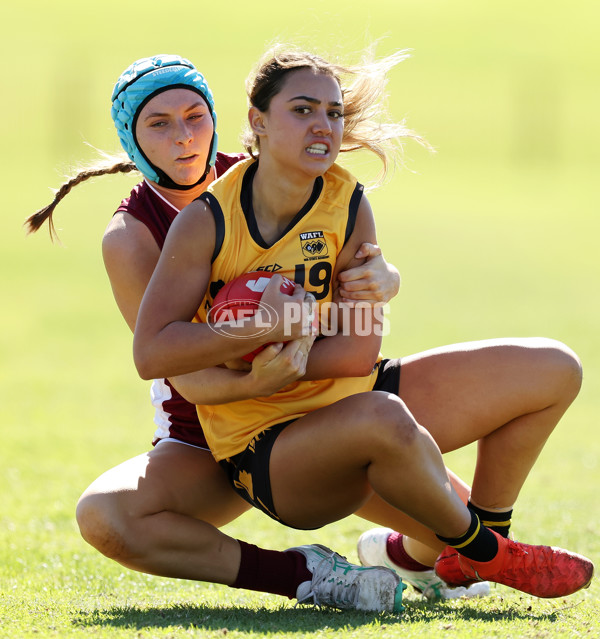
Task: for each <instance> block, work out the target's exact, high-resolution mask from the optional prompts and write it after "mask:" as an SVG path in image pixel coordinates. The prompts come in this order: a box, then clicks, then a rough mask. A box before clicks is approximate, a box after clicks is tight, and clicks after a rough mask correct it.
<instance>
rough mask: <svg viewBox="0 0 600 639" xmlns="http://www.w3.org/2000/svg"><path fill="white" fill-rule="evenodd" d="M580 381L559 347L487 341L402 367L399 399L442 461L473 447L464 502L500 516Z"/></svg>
mask: <svg viewBox="0 0 600 639" xmlns="http://www.w3.org/2000/svg"><path fill="white" fill-rule="evenodd" d="M581 377H582V375H581V365H580V363H579V360H578V359H577V357H576V355H575V354H574V353H573V352H572V351H571V350H570V349H568V348H567V347H566V346H564V345H563V344H561V343H560V342H556V341H554V340H548V339H543V338H528V339H527V338H526V339H511V340H508V339H507V340H489V341H483V342H469V343H466V344H457V345H454V346H448V347H443V348H439V349H434V350H431V351H426V352H424V353H419V354H417V355H413V356H410V357H407V358H405V359H403V360H402V374H401V383H400V395H401V397H402V398H403V399H404V401H405V402H406V403H407V405H408V406H409V408H410V410H411V411H412V412H413V414H414V415H415V418H416V419H417V420H418V421H419V422H420V423H422V424H425V425H426V427H427V429H428V430H429V432H430V433H431V434H432V436H433V438H434V439H435V441H436V442H437V444H438V446H439V447H440V449H441V451H442V452H443V453H444V452H448V451H451V450H455V449H458V448H461V447H463V446H465V445H467V444H469V443H471V442H474V441H478V454H477V463H476V466H475V473H474V478H473V489H472V499H473V501H474V502H475V503H477V504H478V505H480V506H482V507H488V508H502V507H507V506H512V505H513V504H514V503H515V501H516V499H517V497H518V495H519V492H520V490H521V487H522V486H523V483H524V482H525V479H526V478H527V475H528V474H529V472H530V470H531V468H532V467H533V465H534V463H535V461H536V459H537V458H538V455H539V454H540V452H541V450H542V448H543V446H544V444H545V443H546V440H547V439H548V437H549V436H550V434H551V433H552V431H553V430H554V428H555V426H556V425H557V423H558V422H559V420H560V418H561V417H562V416H563V414H564V412H565V411H566V410H567V408H568V407H569V405H570V404H571V403H572V401H573V400H574V399H575V397H576V396H577V393H578V392H579V389H580V386H581Z"/></svg>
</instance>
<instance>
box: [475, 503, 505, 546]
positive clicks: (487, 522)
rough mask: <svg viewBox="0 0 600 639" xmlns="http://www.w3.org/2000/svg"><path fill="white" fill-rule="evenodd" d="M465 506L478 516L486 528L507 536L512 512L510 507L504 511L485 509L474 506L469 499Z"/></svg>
mask: <svg viewBox="0 0 600 639" xmlns="http://www.w3.org/2000/svg"><path fill="white" fill-rule="evenodd" d="M467 508H468V509H469V510H470V511H471V512H474V513H475V514H476V515H477V516H478V517H479V519H480V520H481V523H482V524H483V525H484V526H485V527H486V528H491V529H492V530H495V531H496V532H497V533H498V534H499V535H502V536H503V537H508V532H509V530H510V524H511V517H512V513H513V511H512V508H511V509H510V510H507V511H506V512H504V513H498V512H493V511H491V510H485V509H484V508H479V506H474V505H473V504H472V503H471V501H470V500H469V503H468V504H467Z"/></svg>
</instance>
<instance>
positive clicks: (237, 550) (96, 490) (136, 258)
mask: <svg viewBox="0 0 600 639" xmlns="http://www.w3.org/2000/svg"><path fill="white" fill-rule="evenodd" d="M112 115H113V119H114V121H115V124H116V126H117V130H118V132H119V136H120V138H121V142H122V144H123V146H124V148H125V150H126V151H127V153H128V155H129V160H123V159H119V160H118V161H114V162H110V163H108V164H107V165H106V166H102V167H98V168H94V169H88V170H85V171H82V172H81V173H79V174H78V175H77V176H76V177H74V178H73V179H71V180H69V181H68V182H67V183H66V184H65V185H63V186H62V187H61V188H60V189H59V190H58V192H57V194H56V197H55V199H54V201H53V202H52V204H51V205H49V206H48V207H45V208H44V209H42V210H40V211H39V212H38V213H36V214H34V215H33V216H31V217H30V218H29V220H28V226H29V229H30V230H37V229H38V228H39V227H40V226H41V225H42V224H43V222H44V221H46V220H47V221H48V222H49V226H50V230H51V233H54V229H53V224H52V214H53V211H54V209H55V207H56V205H57V204H58V202H60V200H61V199H62V198H63V197H64V196H65V195H66V194H67V193H68V192H69V191H70V190H71V188H72V187H73V186H75V185H77V184H79V183H80V182H82V181H84V180H86V179H88V178H90V177H94V176H98V175H102V174H109V173H117V172H128V171H131V170H136V169H137V170H139V171H141V173H142V174H143V176H144V178H145V179H144V181H142V182H141V183H140V184H138V185H137V186H136V187H134V189H133V190H132V192H131V194H130V196H129V197H128V198H126V199H124V200H123V201H122V202H121V205H120V206H119V207H118V209H117V212H116V213H115V215H114V216H113V218H112V219H111V221H110V223H109V225H108V228H107V229H106V232H105V235H104V239H103V256H104V261H105V266H106V269H107V272H108V275H109V278H110V281H111V285H112V288H113V293H114V296H115V299H116V302H117V305H118V306H119V309H120V311H121V313H122V315H123V317H124V318H125V320H126V322H127V324H128V325H129V327H130V328H131V330H132V331H133V329H134V327H135V321H136V317H137V311H138V307H139V303H140V301H141V298H142V295H143V293H144V290H145V288H146V285H147V283H148V281H149V280H150V277H151V274H152V271H153V269H154V266H155V264H156V262H157V260H158V256H159V254H160V251H161V249H162V246H163V243H164V240H165V237H166V234H167V231H168V229H169V227H170V225H171V223H172V221H173V219H174V218H175V216H176V215H177V214H178V212H179V211H180V210H181V209H182V208H183V207H184V206H185V205H186V204H188V203H189V202H191V201H192V200H193V199H195V198H196V197H198V195H200V194H201V193H202V192H203V191H204V190H205V188H206V187H207V186H208V184H210V183H211V182H212V181H213V180H214V179H216V178H217V177H219V176H220V175H221V174H222V173H224V172H225V171H226V170H227V169H228V168H229V167H230V166H232V165H233V164H235V163H236V162H238V161H239V160H241V159H242V158H243V157H244V155H243V154H225V153H220V152H217V147H216V141H217V136H216V114H215V112H214V104H213V100H212V95H211V93H210V90H209V89H208V86H207V85H206V82H205V80H204V78H203V77H202V75H201V74H200V73H199V72H198V71H197V70H196V69H195V68H194V67H193V65H191V63H189V62H188V61H187V60H184V59H181V58H178V57H176V56H156V57H154V58H145V59H142V60H138V61H137V62H136V63H134V64H133V65H131V67H129V68H128V69H127V70H126V71H125V72H124V73H123V74H122V76H121V78H120V79H119V81H118V82H117V85H116V87H115V91H114V94H113V109H112ZM358 257H359V258H362V259H364V260H365V266H364V267H358V268H355V269H353V270H352V271H349V272H347V273H346V275H345V278H346V279H347V281H346V284H345V288H344V295H345V296H347V297H348V298H353V297H354V298H355V299H367V300H369V299H370V300H372V301H387V300H388V299H390V298H391V297H392V296H393V295H395V294H396V293H397V291H398V286H399V276H398V273H397V271H396V270H395V269H394V267H392V266H390V265H388V264H387V263H386V262H385V261H384V260H383V258H382V256H381V253H380V251H379V249H378V248H377V247H375V246H372V245H364V246H363V247H361V248H360V250H359V254H358ZM275 359H277V350H276V349H270V350H269V349H267V350H266V352H265V353H264V354H261V356H260V357H258V358H257V364H256V365H255V366H253V370H252V376H253V387H252V388H253V390H252V392H254V393H263V394H267V393H268V392H271V391H272V389H274V388H275V387H276V386H277V387H278V385H279V384H280V383H281V381H282V379H285V378H286V376H287V377H290V376H292V377H293V376H296V375H297V371H296V370H291V369H290V367H289V366H286V364H285V360H284V358H279V359H280V361H281V362H282V364H281V365H280V366H279V368H278V369H277V370H276V372H275V373H272V372H269V371H270V368H272V367H270V368H269V369H267V367H266V366H265V365H264V364H265V363H267V362H269V361H271V360H275ZM278 361H279V360H278ZM261 364H262V365H261ZM238 374H242V373H240V372H239V371H229V370H225V369H213V370H211V371H210V373H209V375H206V374H205V372H201V373H198V374H197V375H190V376H186V377H185V378H181V379H178V380H177V381H176V384H177V385H182V386H184V385H185V384H192V385H193V384H198V383H200V384H205V385H208V384H209V383H210V384H211V386H212V387H213V388H214V389H215V392H216V393H227V389H228V384H232V383H233V384H237V383H238V381H237V379H236V375H238ZM243 374H244V375H246V374H245V373H243ZM215 399H216V398H215ZM152 401H153V404H154V406H155V408H156V416H155V422H156V424H157V430H156V433H155V438H154V443H155V444H156V445H155V447H154V449H153V450H151V451H150V452H148V453H146V454H143V455H140V456H138V457H136V458H134V459H130V460H128V461H126V462H124V463H123V464H121V465H119V466H117V467H116V468H113V469H111V470H109V471H107V472H106V473H104V474H103V475H102V476H101V477H99V478H98V479H97V480H96V481H95V482H94V483H92V485H91V486H90V487H89V488H88V489H87V490H86V492H85V493H84V494H83V495H82V497H81V499H80V501H79V504H78V508H77V520H78V523H79V526H80V529H81V532H82V535H83V536H84V538H85V539H86V540H87V541H88V542H89V543H90V544H92V545H93V546H94V547H96V548H97V549H98V550H99V551H100V552H102V553H103V554H105V555H106V556H108V557H110V558H112V559H114V560H116V561H118V562H119V563H121V564H123V565H124V566H127V567H129V568H133V569H136V570H140V571H143V572H148V573H152V574H158V575H163V576H168V577H179V578H187V579H195V580H203V581H212V582H217V583H223V584H228V585H231V586H234V587H239V588H248V589H253V590H259V591H265V592H271V593H277V594H281V595H285V596H288V597H290V598H294V597H298V596H299V593H301V594H302V597H303V598H304V597H306V596H308V595H309V594H310V596H311V597H313V598H314V597H315V596H317V599H318V601H319V602H320V603H321V604H325V605H332V606H336V607H342V608H352V607H355V608H360V609H393V606H394V603H395V602H394V600H393V596H392V600H391V602H390V601H381V599H380V598H378V597H377V596H376V594H375V595H373V594H371V592H370V591H371V589H372V588H373V587H374V586H376V588H375V590H377V588H379V586H378V584H380V583H382V582H384V581H386V580H387V581H388V582H389V583H390V584H391V586H392V588H391V593H392V595H394V591H395V590H396V588H397V586H398V578H397V577H396V575H394V574H393V573H392V572H391V571H389V570H387V569H383V570H379V569H377V570H373V571H366V572H365V571H364V570H362V569H361V570H355V569H354V567H351V565H350V564H348V563H347V562H345V561H343V560H342V558H341V557H339V556H337V555H334V554H333V553H332V552H330V551H326V550H324V549H322V548H320V547H313V546H306V547H300V548H297V549H291V550H290V551H287V552H275V551H270V550H265V549H262V548H258V547H256V546H254V545H252V544H247V543H244V542H242V541H238V540H236V539H233V538H231V537H228V536H227V535H224V534H223V533H221V532H220V531H219V530H218V529H217V526H221V525H224V524H226V523H228V522H230V521H232V520H233V519H235V518H236V517H237V516H239V515H240V514H242V513H243V512H245V511H246V510H247V509H248V508H249V506H248V505H247V504H246V502H244V501H243V500H242V499H240V498H239V497H238V496H237V495H236V494H235V493H234V492H233V490H231V488H230V487H229V485H228V483H227V480H226V477H225V475H224V473H223V471H222V470H221V469H220V468H219V466H218V465H217V464H216V462H215V461H214V460H213V458H212V456H211V454H210V452H209V451H208V449H207V447H206V442H205V439H204V435H203V432H202V429H201V427H200V424H199V422H198V417H197V413H196V410H195V407H194V406H193V405H192V404H189V403H188V402H186V401H185V400H184V399H183V398H182V397H181V395H180V394H179V393H178V392H177V390H176V389H175V387H174V385H173V384H172V383H171V381H169V380H155V381H154V382H153V385H152ZM323 562H324V563H325V564H327V565H328V566H329V567H330V568H329V571H326V572H325V573H323V569H322V564H323ZM319 566H320V567H319ZM317 567H319V570H316V568H317ZM350 568H351V569H350ZM332 571H333V572H335V577H336V579H335V582H336V583H338V582H339V581H340V579H341V580H350V579H351V580H352V583H353V584H355V585H357V586H359V587H358V588H353V589H352V591H353V592H355V591H356V592H358V591H359V590H362V592H363V596H362V598H360V599H358V600H346V598H344V597H342V598H340V596H339V595H338V594H337V592H336V591H335V590H334V591H332V592H330V591H329V590H327V589H328V588H330V586H328V585H327V581H328V576H331V572H332ZM336 571H337V572H336ZM344 571H345V572H344ZM342 573H343V574H342ZM346 573H347V574H346ZM347 585H348V584H347ZM300 586H302V588H301V589H300V590H299V587H300ZM389 590H390V588H388V591H389ZM315 593H316V595H315Z"/></svg>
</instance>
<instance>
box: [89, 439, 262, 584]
mask: <svg viewBox="0 0 600 639" xmlns="http://www.w3.org/2000/svg"><path fill="white" fill-rule="evenodd" d="M249 507H250V506H249V505H248V504H247V503H246V502H245V501H243V500H242V499H241V498H240V497H238V496H237V495H236V494H235V493H234V492H233V490H232V489H231V487H230V486H229V484H228V482H227V480H226V477H225V474H224V473H223V471H222V470H221V469H220V468H219V467H218V465H217V464H216V462H215V461H214V460H213V458H212V456H211V455H210V453H209V452H208V451H205V450H201V449H198V448H193V447H191V446H186V445H184V444H178V443H170V442H165V443H164V444H160V445H159V446H157V447H156V448H155V449H154V450H152V451H151V452H149V453H147V454H144V455H140V456H138V457H135V458H133V459H130V460H128V461H126V462H124V463H123V464H121V465H119V466H116V467H115V468H113V469H111V470H109V471H107V472H106V473H104V474H103V475H101V476H100V477H99V478H98V479H97V480H96V481H95V482H94V483H93V484H92V485H91V486H90V487H89V488H88V489H87V490H86V491H85V493H84V494H83V495H82V497H81V498H80V500H79V503H78V505H77V521H78V523H79V527H80V529H81V534H82V535H83V537H84V539H85V540H86V541H87V542H88V543H90V544H91V545H92V546H94V547H95V548H97V549H98V550H99V551H100V552H101V553H103V554H104V555H106V556H107V557H110V558H111V559H114V560H115V561H117V562H119V563H120V564H122V565H123V566H126V567H127V568H131V569H133V570H139V571H141V572H147V573H150V574H155V575H161V576H164V577H178V578H181V579H196V580H201V581H210V582H216V583H222V584H227V585H231V584H232V583H234V581H235V579H236V576H237V574H238V570H239V565H240V546H239V544H238V542H237V541H236V540H235V539H233V538H231V537H228V536H227V535H225V534H223V533H222V532H220V531H219V530H217V529H216V528H215V526H221V525H224V524H226V523H227V522H229V521H232V520H233V519H235V518H236V517H238V516H239V515H241V514H242V513H243V512H245V511H246V510H248V508H249ZM201 519H202V520H204V521H201Z"/></svg>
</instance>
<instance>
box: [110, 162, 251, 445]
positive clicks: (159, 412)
mask: <svg viewBox="0 0 600 639" xmlns="http://www.w3.org/2000/svg"><path fill="white" fill-rule="evenodd" d="M246 157H247V156H245V155H244V154H242V153H236V154H227V153H217V159H216V162H215V169H216V173H217V177H220V176H221V175H223V173H225V171H227V169H228V168H229V167H230V166H233V165H234V164H236V163H237V162H239V161H240V160H243V159H245V158H246ZM117 212H125V213H129V214H130V215H132V216H133V217H135V218H136V219H137V220H139V221H140V222H142V223H143V224H145V225H146V226H147V227H148V230H149V231H150V232H151V233H152V236H153V237H154V239H155V240H156V243H157V244H158V247H159V248H160V249H161V250H162V247H163V245H164V243H165V238H166V236H167V231H168V230H169V227H170V226H171V224H172V222H173V220H174V219H175V216H176V215H177V213H179V211H178V210H177V209H176V208H175V207H174V206H173V205H172V204H170V203H169V202H167V200H165V199H164V198H163V197H162V196H161V195H160V194H159V193H158V191H155V190H153V189H152V188H151V187H150V186H149V184H148V183H147V182H145V181H144V182H140V183H139V184H137V185H136V186H135V187H134V188H133V190H132V191H131V194H130V196H129V197H128V198H126V199H124V200H123V201H122V202H121V204H120V206H119V208H118V209H117ZM150 393H151V397H152V405H153V406H154V408H155V415H154V423H155V424H156V426H157V429H156V432H155V433H154V442H153V443H155V444H156V443H157V442H158V441H159V440H161V439H164V438H166V437H173V438H175V439H178V440H180V441H182V442H185V443H186V444H192V445H194V446H201V447H202V448H208V445H207V443H206V439H205V438H204V433H203V432H202V428H201V426H200V422H199V420H198V413H196V407H195V406H194V405H193V404H190V403H189V402H187V401H186V400H185V399H183V397H182V396H181V395H180V394H179V393H178V392H177V391H176V390H175V388H173V386H172V385H171V384H170V382H169V380H167V379H155V380H154V381H153V382H152V388H151V391H150Z"/></svg>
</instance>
